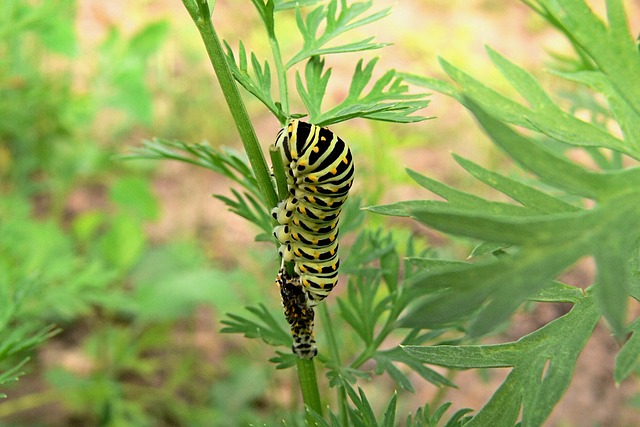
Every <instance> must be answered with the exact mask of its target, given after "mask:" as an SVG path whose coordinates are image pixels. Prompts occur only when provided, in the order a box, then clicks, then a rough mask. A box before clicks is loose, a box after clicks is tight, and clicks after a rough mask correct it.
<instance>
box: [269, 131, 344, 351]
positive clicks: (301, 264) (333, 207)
mask: <svg viewBox="0 0 640 427" xmlns="http://www.w3.org/2000/svg"><path fill="white" fill-rule="evenodd" d="M275 147H276V148H277V149H278V150H279V151H280V155H281V156H282V160H283V163H284V166H285V173H286V178H287V187H288V194H287V197H286V198H285V199H284V200H282V201H281V202H280V203H278V206H277V207H276V208H274V209H273V210H272V215H273V217H274V218H275V219H276V221H277V223H278V225H277V226H276V227H275V228H274V230H273V235H274V236H275V238H276V239H277V240H278V242H279V243H280V248H279V249H278V253H279V254H280V256H281V257H282V264H283V267H282V268H281V270H280V273H279V274H278V279H277V280H276V281H277V282H278V284H279V285H280V289H281V294H282V296H283V305H284V306H285V316H286V317H287V320H288V321H289V323H290V324H291V325H292V334H293V336H294V348H293V350H294V353H296V354H298V355H299V356H300V357H306V358H311V357H313V356H311V357H309V355H310V354H312V353H313V354H314V355H315V353H314V351H315V344H314V343H315V341H314V340H313V336H312V335H310V336H299V335H300V333H301V332H304V333H306V331H307V330H311V331H312V329H313V307H314V306H316V305H317V304H318V303H319V302H320V301H322V300H323V299H324V298H326V297H327V295H329V293H330V292H331V290H332V289H333V288H334V287H335V285H336V283H337V281H338V267H339V266H340V259H339V257H338V220H339V216H340V212H341V210H342V205H343V204H344V203H345V201H346V200H347V196H348V193H349V190H350V189H351V186H352V184H353V174H354V166H353V158H352V155H351V150H350V149H349V146H348V145H347V144H346V143H345V142H344V141H343V140H342V139H340V138H339V137H338V136H337V135H335V134H334V133H333V132H331V131H330V130H329V129H326V128H323V127H320V126H315V125H312V124H309V123H305V122H302V121H300V120H296V119H294V120H291V121H290V122H289V123H288V125H287V126H285V127H284V128H282V129H281V130H280V132H279V133H278V136H277V138H276V142H275ZM287 261H293V263H294V271H293V273H295V275H294V276H293V277H292V276H290V275H288V274H287V273H286V271H285V270H283V268H284V264H285V262H287ZM283 283H284V284H285V285H286V287H287V290H286V296H285V291H284V290H283V286H282V284H283ZM294 287H297V288H298V291H297V292H298V294H296V293H295V292H294V291H293V289H294ZM294 294H295V296H292V295H294ZM294 301H295V302H294ZM292 307H294V308H295V309H293V308H292ZM306 307H308V308H309V310H311V315H309V314H306V315H305V316H302V318H304V319H305V322H306V324H305V325H304V326H305V327H304V328H300V327H297V328H295V329H296V330H294V327H293V325H294V324H296V325H298V326H300V325H299V322H300V316H298V317H297V318H295V319H294V318H290V317H289V316H288V315H287V310H289V312H290V313H294V312H297V311H296V310H298V311H300V312H302V311H304V310H303V309H305V308H306ZM309 319H310V321H309ZM299 342H308V343H312V344H313V345H312V347H313V350H309V349H307V348H306V347H304V348H303V347H300V348H297V347H296V346H297V345H298V344H299Z"/></svg>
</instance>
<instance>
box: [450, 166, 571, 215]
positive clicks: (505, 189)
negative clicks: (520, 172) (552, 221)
mask: <svg viewBox="0 0 640 427" xmlns="http://www.w3.org/2000/svg"><path fill="white" fill-rule="evenodd" d="M453 158H454V159H455V160H456V162H458V164H459V165H460V166H462V167H463V168H464V169H465V170H466V171H467V172H469V173H470V174H472V175H473V176H474V177H475V178H477V179H478V180H480V181H482V182H484V183H485V184H487V185H489V186H491V187H493V188H495V189H496V190H498V191H500V192H502V193H503V194H506V195H507V196H509V197H511V198H512V199H514V200H516V201H517V202H519V203H521V204H522V205H523V206H525V207H527V208H529V209H531V210H533V211H537V212H540V213H559V212H572V211H577V210H579V208H577V207H575V206H573V205H571V204H569V203H567V202H564V201H562V200H560V199H558V198H557V197H554V196H551V195H549V194H547V193H545V192H543V191H540V190H538V189H536V188H534V187H531V186H529V185H526V184H522V183H520V182H518V181H515V180H513V179H511V178H507V177H505V176H503V175H500V174H499V173H496V172H492V171H489V170H488V169H485V168H483V167H482V166H480V165H478V164H476V163H474V162H472V161H470V160H467V159H465V158H463V157H460V156H458V155H457V154H453Z"/></svg>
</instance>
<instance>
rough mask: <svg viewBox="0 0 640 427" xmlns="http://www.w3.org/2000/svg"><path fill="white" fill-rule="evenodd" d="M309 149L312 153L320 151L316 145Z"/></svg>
mask: <svg viewBox="0 0 640 427" xmlns="http://www.w3.org/2000/svg"><path fill="white" fill-rule="evenodd" d="M311 151H313V152H314V153H317V152H319V151H320V149H319V148H318V147H317V146H316V147H313V150H311Z"/></svg>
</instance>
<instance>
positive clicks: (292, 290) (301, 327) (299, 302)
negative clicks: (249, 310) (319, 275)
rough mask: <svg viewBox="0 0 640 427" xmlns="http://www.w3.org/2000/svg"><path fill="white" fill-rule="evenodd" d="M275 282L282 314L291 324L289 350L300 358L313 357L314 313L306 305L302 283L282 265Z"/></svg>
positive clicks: (315, 349)
mask: <svg viewBox="0 0 640 427" xmlns="http://www.w3.org/2000/svg"><path fill="white" fill-rule="evenodd" d="M276 283H277V284H278V287H279V288H280V296H281V297H282V306H283V308H284V316H285V318H286V319H287V322H288V323H289V326H291V336H292V337H293V345H292V346H291V351H293V353H294V354H295V355H296V356H298V357H299V358H301V359H313V358H314V357H315V356H316V355H317V354H318V350H317V348H316V339H315V337H314V335H313V318H314V315H315V313H314V312H313V308H311V307H309V306H307V303H306V296H305V293H304V291H303V288H302V285H301V284H300V281H299V279H298V278H294V277H291V276H289V275H288V274H287V272H286V269H285V268H284V267H283V268H281V269H280V272H279V273H278V276H277V278H276Z"/></svg>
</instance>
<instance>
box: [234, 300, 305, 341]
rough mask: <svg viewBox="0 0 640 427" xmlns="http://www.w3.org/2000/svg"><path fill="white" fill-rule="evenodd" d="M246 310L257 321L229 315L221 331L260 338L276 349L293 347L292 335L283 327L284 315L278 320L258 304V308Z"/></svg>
mask: <svg viewBox="0 0 640 427" xmlns="http://www.w3.org/2000/svg"><path fill="white" fill-rule="evenodd" d="M246 309H247V311H249V313H251V316H252V317H254V318H255V319H256V320H253V319H250V318H248V317H243V316H239V315H237V314H231V313H230V314H227V316H228V319H224V320H222V324H224V325H226V326H225V327H224V328H222V329H221V332H223V333H240V334H243V335H244V336H245V337H247V338H260V339H261V340H262V341H264V342H265V343H267V344H269V345H272V346H275V347H279V346H286V347H287V348H290V347H291V344H292V343H293V341H292V338H291V334H290V333H289V332H288V331H287V330H286V329H285V328H284V326H283V323H284V317H283V316H282V315H279V316H278V317H277V318H276V316H274V315H273V314H272V313H271V311H269V310H268V309H267V307H265V306H264V305H263V304H258V306H257V307H246ZM276 319H280V320H276Z"/></svg>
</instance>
